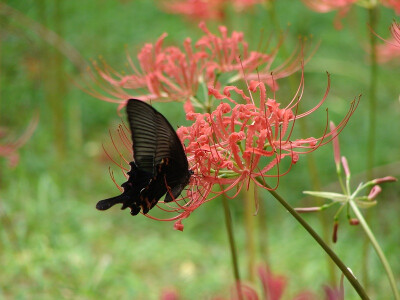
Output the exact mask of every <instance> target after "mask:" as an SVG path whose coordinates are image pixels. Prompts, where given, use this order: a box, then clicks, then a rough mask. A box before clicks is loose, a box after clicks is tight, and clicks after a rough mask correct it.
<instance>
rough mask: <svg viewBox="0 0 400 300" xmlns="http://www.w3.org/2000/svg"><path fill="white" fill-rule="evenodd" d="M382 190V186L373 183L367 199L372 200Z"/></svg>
mask: <svg viewBox="0 0 400 300" xmlns="http://www.w3.org/2000/svg"><path fill="white" fill-rule="evenodd" d="M381 191H382V188H381V187H380V186H379V185H374V186H373V187H372V189H371V191H370V192H369V195H368V200H369V201H372V200H374V199H375V198H376V196H378V194H379V193H380V192H381Z"/></svg>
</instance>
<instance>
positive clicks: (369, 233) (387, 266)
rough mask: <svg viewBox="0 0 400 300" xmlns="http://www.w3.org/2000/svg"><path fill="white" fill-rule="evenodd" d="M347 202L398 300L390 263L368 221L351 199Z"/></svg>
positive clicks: (399, 297) (398, 296)
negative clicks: (379, 261) (376, 255)
mask: <svg viewBox="0 0 400 300" xmlns="http://www.w3.org/2000/svg"><path fill="white" fill-rule="evenodd" d="M349 202H350V206H351V208H352V209H353V211H354V214H355V215H356V217H357V219H358V220H359V221H360V224H361V226H362V228H363V229H364V232H365V234H366V235H367V237H368V239H369V241H370V242H371V244H372V246H373V247H374V249H375V251H376V254H378V257H379V259H380V260H381V262H382V265H383V268H384V269H385V271H386V274H387V276H388V278H389V283H390V287H391V288H392V291H393V295H394V297H395V299H396V300H400V295H399V291H398V289H397V286H396V281H395V279H394V276H393V272H392V269H391V268H390V264H389V262H388V261H387V259H386V256H385V254H384V253H383V251H382V249H381V247H380V246H379V243H378V242H377V240H376V239H375V236H374V234H373V233H372V231H371V229H370V228H369V226H368V223H367V222H366V221H365V219H364V217H363V215H362V214H361V212H360V210H359V209H358V207H357V205H356V204H355V203H354V201H353V200H350V201H349Z"/></svg>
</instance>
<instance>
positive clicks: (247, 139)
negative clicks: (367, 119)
mask: <svg viewBox="0 0 400 300" xmlns="http://www.w3.org/2000/svg"><path fill="white" fill-rule="evenodd" d="M248 89H249V92H250V95H249V96H246V95H245V93H244V91H243V90H240V89H238V88H237V87H235V86H227V87H225V89H224V91H223V93H220V92H219V91H217V90H216V89H213V88H210V89H209V93H210V94H211V95H212V96H213V97H214V98H216V99H217V100H220V101H221V103H220V105H218V107H217V108H216V109H215V111H213V112H211V113H205V114H200V113H191V114H188V115H187V116H188V118H189V119H191V120H194V123H193V125H192V126H190V127H181V128H179V129H178V131H177V134H178V136H179V137H180V138H181V140H183V141H187V146H186V153H187V154H188V160H189V162H190V164H191V169H192V170H193V171H194V172H195V174H200V175H201V180H202V181H203V182H209V184H219V185H221V186H222V185H223V187H222V191H223V192H227V191H229V190H231V189H234V188H235V189H236V190H237V192H236V193H235V195H234V196H233V197H235V196H236V195H237V193H239V191H240V190H241V188H242V187H243V185H244V184H248V183H249V181H250V180H252V181H254V183H255V184H256V185H258V186H260V187H262V188H265V186H264V185H263V184H262V183H260V182H259V180H260V179H262V180H265V179H266V178H277V180H278V182H277V184H276V186H275V187H274V188H273V189H276V188H277V186H278V184H279V177H280V176H283V175H285V174H287V173H288V172H289V170H290V169H291V166H292V165H293V164H295V163H296V162H297V160H298V159H299V154H305V153H309V152H312V151H315V150H316V149H317V148H319V147H320V146H322V145H324V144H326V143H328V142H329V141H330V140H331V139H332V138H333V137H334V136H336V135H337V134H338V133H339V132H340V131H341V130H342V129H343V127H344V126H345V125H346V123H347V121H348V120H349V118H350V116H351V115H352V114H353V112H354V110H355V108H356V107H357V104H358V103H356V102H353V103H352V106H351V108H350V110H349V112H348V114H347V115H346V116H345V118H344V119H343V121H342V122H341V123H340V124H339V126H337V127H336V132H335V134H332V132H331V133H326V132H325V133H324V134H323V135H322V136H321V137H320V138H313V137H309V138H305V139H297V140H292V139H291V136H292V131H293V127H294V123H295V120H297V119H299V118H302V117H305V116H307V115H309V114H311V113H312V112H313V111H315V110H316V109H317V108H318V107H320V106H321V105H322V103H323V102H324V101H325V99H326V97H327V94H328V91H329V80H328V88H327V90H326V93H325V95H324V97H323V99H322V100H321V101H320V102H319V103H318V104H317V105H316V106H315V107H314V108H312V109H310V110H309V111H307V112H305V113H303V114H300V115H297V114H296V110H297V105H298V104H299V101H300V99H301V97H302V93H303V77H302V81H301V85H300V87H299V90H298V91H297V93H296V95H295V97H293V99H292V100H291V101H290V103H289V104H288V105H287V106H286V107H284V108H280V106H281V104H280V103H278V102H277V101H276V100H275V99H271V98H267V96H266V90H265V85H264V84H262V83H260V82H255V81H253V82H251V83H250V85H249V87H248ZM232 92H234V93H235V94H236V95H235V96H237V97H239V98H240V99H242V100H243V101H244V104H242V103H239V102H238V101H236V100H234V98H233V96H231V93H232ZM256 92H258V95H259V100H258V101H257V104H256V101H255V100H254V99H253V98H254V97H253V94H254V96H255V93H256ZM252 93H253V94H252ZM232 106H233V107H232ZM285 157H289V158H290V166H289V167H288V168H287V169H286V170H283V171H282V170H280V168H279V165H280V162H281V161H282V160H283V159H284V158H285Z"/></svg>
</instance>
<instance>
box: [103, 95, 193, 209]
mask: <svg viewBox="0 0 400 300" xmlns="http://www.w3.org/2000/svg"><path fill="white" fill-rule="evenodd" d="M126 112H127V115H128V121H129V127H130V129H131V135H132V142H133V157H134V161H133V162H131V163H130V165H131V170H130V171H129V172H128V176H129V178H128V181H127V182H125V183H124V184H122V185H121V186H122V187H123V188H124V192H123V193H122V194H121V195H119V196H116V197H113V198H109V199H105V200H102V201H99V202H98V204H97V206H96V208H97V209H99V210H106V209H109V208H110V207H112V206H113V205H115V204H117V203H122V209H125V208H127V207H129V208H130V209H131V214H132V215H136V214H138V213H139V212H140V210H142V212H143V213H144V214H147V213H148V211H149V210H150V209H152V208H153V207H154V206H155V205H156V204H157V202H158V200H159V199H160V198H161V197H162V196H164V195H165V194H167V195H166V197H165V201H166V202H170V201H172V200H173V199H176V198H177V197H178V196H179V195H180V193H181V192H182V190H183V189H184V188H185V186H186V185H187V184H188V182H189V179H190V176H191V174H192V173H191V171H189V170H188V168H189V166H188V161H187V158H186V155H185V151H184V150H183V147H182V144H181V141H180V140H179V138H178V136H177V135H176V132H175V130H174V129H173V128H172V126H171V124H169V122H168V121H167V119H165V118H164V116H163V115H162V114H160V113H159V112H157V111H156V110H155V109H154V108H153V107H151V106H150V105H148V104H146V103H144V102H142V101H140V100H136V99H130V100H129V101H128V103H127V106H126ZM171 195H172V197H171Z"/></svg>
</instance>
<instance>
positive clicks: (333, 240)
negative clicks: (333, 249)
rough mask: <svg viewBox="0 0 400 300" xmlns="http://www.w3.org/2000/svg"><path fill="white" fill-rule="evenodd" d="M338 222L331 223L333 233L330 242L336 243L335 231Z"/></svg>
mask: <svg viewBox="0 0 400 300" xmlns="http://www.w3.org/2000/svg"><path fill="white" fill-rule="evenodd" d="M338 227H339V223H338V222H337V221H335V224H334V225H333V234H332V242H334V243H336V241H337V231H338Z"/></svg>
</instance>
